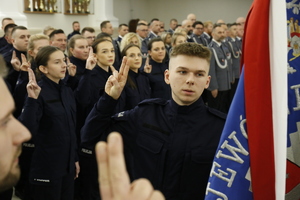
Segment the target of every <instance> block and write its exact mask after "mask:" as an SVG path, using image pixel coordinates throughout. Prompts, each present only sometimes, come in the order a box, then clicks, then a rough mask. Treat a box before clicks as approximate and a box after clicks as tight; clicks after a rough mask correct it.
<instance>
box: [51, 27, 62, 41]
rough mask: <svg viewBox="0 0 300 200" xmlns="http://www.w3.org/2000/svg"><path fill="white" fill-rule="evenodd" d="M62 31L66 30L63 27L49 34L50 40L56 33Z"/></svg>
mask: <svg viewBox="0 0 300 200" xmlns="http://www.w3.org/2000/svg"><path fill="white" fill-rule="evenodd" d="M61 33H65V32H64V31H63V30H62V29H56V30H54V31H52V32H51V33H50V35H49V38H50V40H51V39H52V38H53V37H54V35H56V34H61Z"/></svg>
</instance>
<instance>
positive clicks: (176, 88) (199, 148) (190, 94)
mask: <svg viewBox="0 0 300 200" xmlns="http://www.w3.org/2000/svg"><path fill="white" fill-rule="evenodd" d="M209 63H210V50H209V49H207V48H206V47H204V46H201V45H198V44H195V43H184V44H181V45H178V46H176V47H175V48H174V49H173V51H172V53H171V56H170V65H169V69H167V70H166V71H165V81H166V83H168V84H170V86H171V89H172V98H171V100H163V99H149V100H145V101H143V102H141V103H140V104H139V105H138V106H137V107H135V108H134V109H133V110H129V111H125V112H121V113H118V114H116V115H115V116H113V117H111V116H112V115H113V114H114V108H115V106H116V105H117V103H118V98H119V97H120V95H121V92H122V90H123V88H124V85H125V84H126V80H127V74H128V64H127V59H126V58H124V60H123V63H122V66H121V68H120V72H119V73H118V72H117V71H114V72H113V75H111V76H110V77H109V79H108V81H107V83H106V86H105V94H104V95H103V96H102V97H101V98H100V99H99V101H98V102H97V103H96V104H95V106H94V108H93V110H92V111H91V113H90V115H89V116H88V118H87V120H86V124H85V126H84V127H83V128H82V132H81V134H82V135H81V136H82V143H81V147H82V148H84V149H85V150H86V151H89V152H90V153H91V154H93V153H94V148H95V144H96V143H97V141H99V140H101V139H104V138H106V136H107V135H108V133H110V132H111V131H112V130H114V131H119V132H120V133H121V134H122V136H123V138H124V145H125V148H124V149H130V152H131V153H132V155H133V160H134V162H133V164H132V163H131V165H127V169H128V170H129V171H132V172H133V175H132V177H131V178H132V179H137V178H141V177H144V178H147V179H149V180H150V182H151V183H152V184H153V186H154V188H155V189H159V190H161V191H162V192H163V194H164V195H165V196H166V199H186V200H188V199H204V196H205V189H206V185H207V181H208V177H209V173H210V169H211V165H212V161H213V157H214V155H215V151H216V148H217V146H218V143H219V138H220V135H221V132H222V130H223V126H224V123H225V117H226V115H225V114H223V113H221V112H219V111H217V110H214V109H212V108H208V107H207V106H205V104H204V103H203V101H202V98H201V95H202V92H203V90H204V89H205V88H207V87H208V86H209V82H210V76H209V75H208V72H209ZM125 155H126V152H125Z"/></svg>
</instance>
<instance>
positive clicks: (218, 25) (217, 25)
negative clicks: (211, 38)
mask: <svg viewBox="0 0 300 200" xmlns="http://www.w3.org/2000/svg"><path fill="white" fill-rule="evenodd" d="M217 27H222V24H214V27H213V29H215V28H217Z"/></svg>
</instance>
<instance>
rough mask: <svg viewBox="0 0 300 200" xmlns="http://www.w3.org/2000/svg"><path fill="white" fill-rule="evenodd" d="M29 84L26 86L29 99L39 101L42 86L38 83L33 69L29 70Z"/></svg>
mask: <svg viewBox="0 0 300 200" xmlns="http://www.w3.org/2000/svg"><path fill="white" fill-rule="evenodd" d="M28 79H29V81H28V84H27V86H26V88H27V93H28V97H31V98H33V99H37V98H38V97H39V94H40V92H41V88H40V86H39V85H38V84H37V83H36V79H35V75H34V73H33V71H32V69H31V68H28Z"/></svg>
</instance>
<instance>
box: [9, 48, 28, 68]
mask: <svg viewBox="0 0 300 200" xmlns="http://www.w3.org/2000/svg"><path fill="white" fill-rule="evenodd" d="M21 59H22V63H21V62H20V60H19V58H18V57H17V56H16V52H15V51H13V54H12V58H11V61H10V63H11V64H12V66H13V68H14V70H16V71H20V70H21V71H28V68H30V67H31V64H30V62H28V61H27V59H26V56H25V55H24V54H21Z"/></svg>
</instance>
